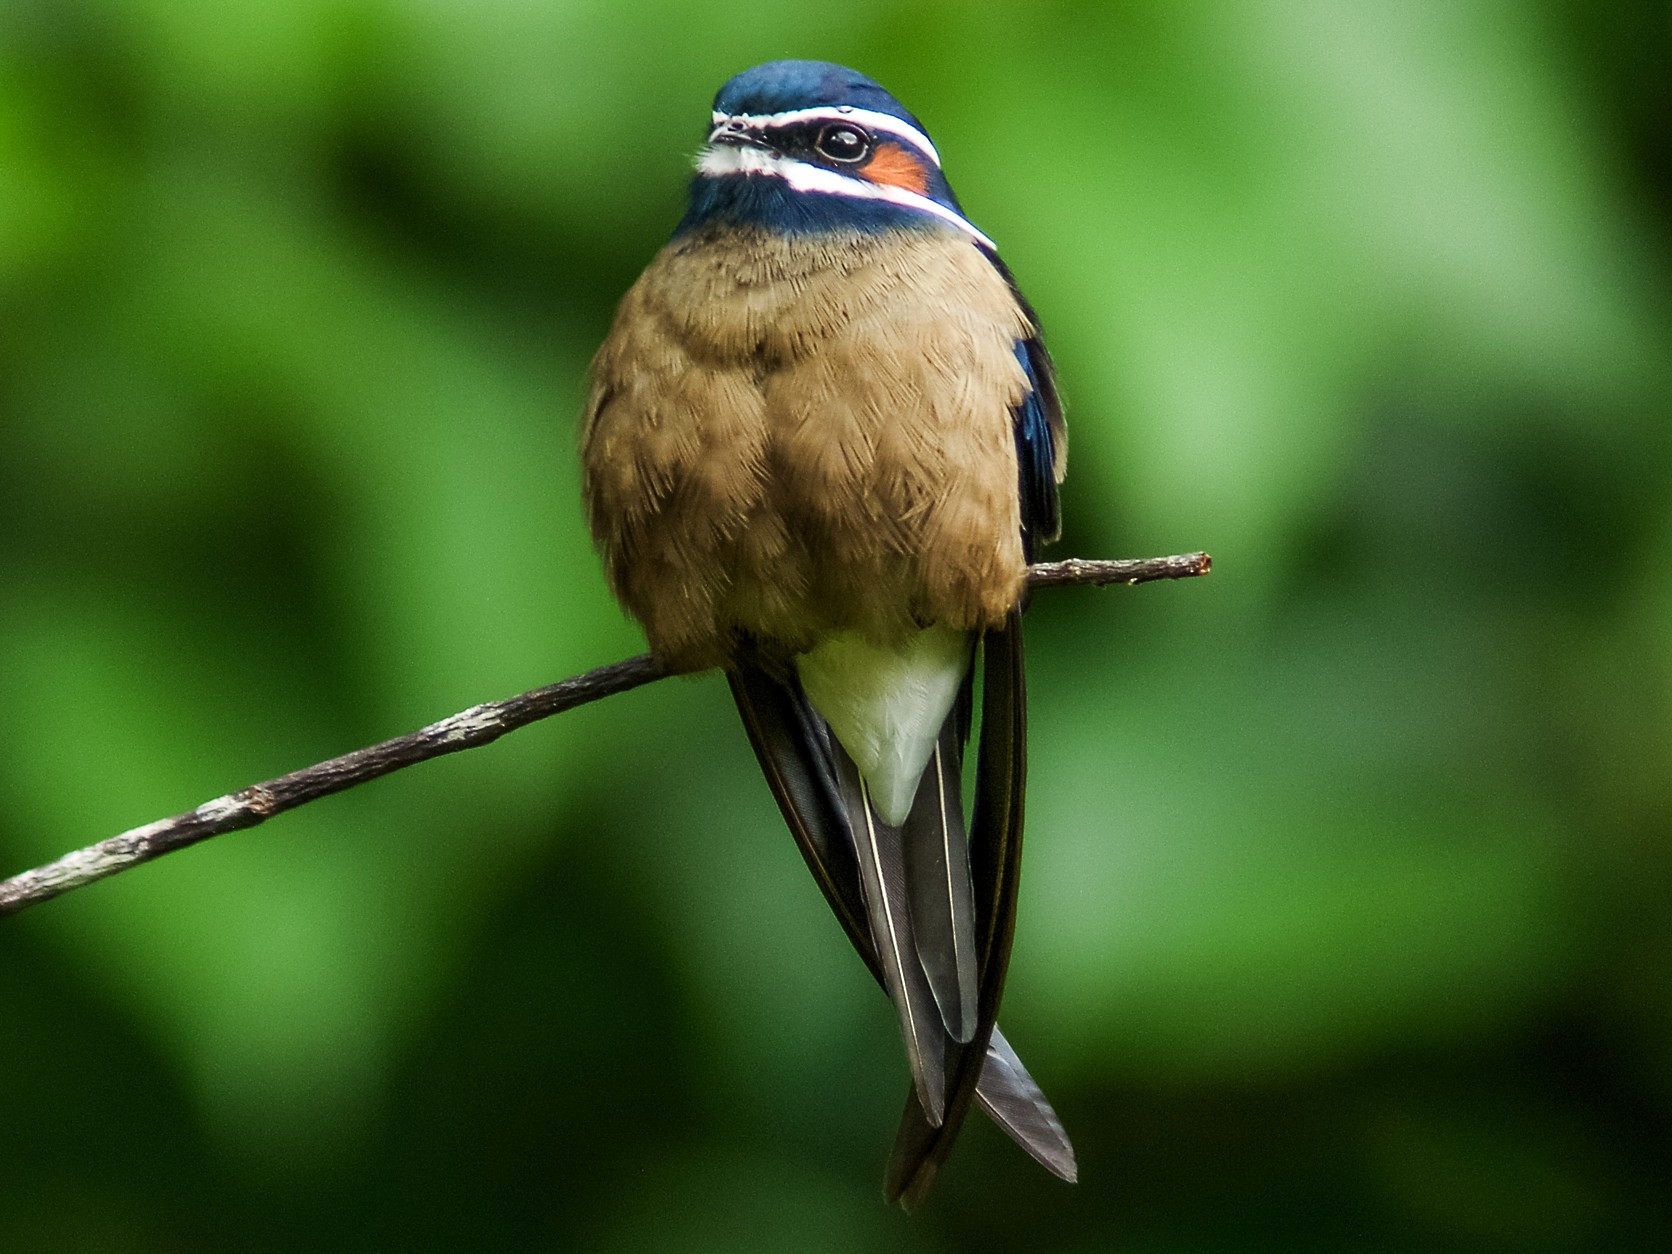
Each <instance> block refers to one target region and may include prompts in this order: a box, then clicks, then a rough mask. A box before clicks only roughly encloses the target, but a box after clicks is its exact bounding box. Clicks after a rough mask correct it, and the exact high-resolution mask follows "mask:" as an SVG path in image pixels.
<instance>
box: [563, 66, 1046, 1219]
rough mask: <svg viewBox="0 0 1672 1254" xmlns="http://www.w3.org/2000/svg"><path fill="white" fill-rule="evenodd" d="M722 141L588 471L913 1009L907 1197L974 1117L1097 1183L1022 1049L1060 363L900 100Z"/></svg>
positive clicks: (760, 104) (630, 329) (774, 114)
mask: <svg viewBox="0 0 1672 1254" xmlns="http://www.w3.org/2000/svg"><path fill="white" fill-rule="evenodd" d="M707 135H708V138H707V142H706V144H705V145H704V146H703V148H702V150H701V153H700V154H699V156H698V157H697V162H696V175H695V177H694V178H693V180H692V183H691V191H690V204H689V208H688V209H687V211H686V213H685V217H684V218H683V220H682V221H681V222H680V223H679V226H678V227H677V228H676V230H675V231H674V234H673V238H672V240H671V241H670V242H669V243H668V244H667V246H666V247H664V248H663V249H662V251H661V252H660V253H658V254H657V255H656V257H655V258H654V259H653V260H652V261H651V263H650V265H649V267H648V268H647V269H646V270H645V272H644V274H643V275H642V276H641V277H640V278H639V280H638V282H637V283H635V284H634V285H633V287H632V289H631V290H630V291H629V292H628V293H627V295H626V297H625V298H624V299H623V300H622V302H621V306H620V309H619V310H618V311H617V313H616V317H615V322H614V324H613V326H612V327H611V330H610V332H609V336H608V338H607V339H606V340H605V341H604V344H603V346H602V347H601V348H600V349H599V350H598V354H597V356H596V358H595V359H594V360H593V362H592V368H591V393H590V396H589V399H588V401H587V406H586V412H585V418H584V425H583V432H582V463H583V468H584V474H585V495H586V505H587V511H588V516H589V521H590V524H591V527H592V532H593V535H594V538H595V540H596V542H597V544H598V547H599V549H600V551H601V552H602V554H603V558H604V562H605V565H606V567H607V571H608V575H609V580H610V584H611V586H612V588H613V590H614V592H615V594H616V596H617V598H618V599H619V600H620V601H621V603H622V604H623V605H624V606H625V607H626V608H627V610H628V611H629V612H630V613H631V614H632V615H633V616H634V617H635V618H637V619H638V621H639V622H640V624H642V626H643V628H644V631H645V635H646V636H647V637H648V639H649V642H650V647H651V651H652V652H653V653H654V654H655V655H656V656H657V657H658V658H660V659H661V660H662V661H664V662H665V663H667V664H668V665H669V666H670V667H672V668H674V669H677V670H684V671H689V670H699V669H703V668H707V667H721V668H724V670H725V672H726V674H727V677H728V679H729V681H730V684H731V690H732V694H733V696H734V698H735V699H736V702H737V707H738V710H739V711H740V712H741V714H742V716H743V723H744V726H745V728H746V730H747V732H748V735H749V739H750V742H751V743H752V745H753V747H754V750H755V753H756V756H757V757H758V759H759V761H760V764H761V767H762V769H763V770H764V771H765V773H766V777H767V781H768V783H769V784H770V785H771V787H772V790H773V793H774V794H775V795H776V797H777V800H778V804H779V806H780V808H781V809H782V811H783V814H784V818H785V820H786V821H787V822H788V824H789V827H790V830H791V832H792V833H793V834H794V836H795V839H796V841H797V843H798V844H799V846H800V849H801V853H802V855H803V856H804V858H805V859H806V861H807V864H808V866H809V867H810V868H811V870H812V872H813V874H814V876H815V877H816V878H817V880H818V883H819V887H820V888H821V889H823V891H824V894H825V897H826V899H827V900H828V902H829V903H830V906H831V909H833V910H834V911H835V913H836V917H837V918H838V919H839V920H840V922H841V924H842V926H843V927H844V928H845V929H846V931H847V934H848V938H849V940H851V941H852V942H853V946H854V948H855V949H856V950H858V951H859V955H860V957H861V958H863V959H864V960H865V962H866V964H867V965H868V966H869V967H870V968H871V971H872V973H873V974H874V975H875V976H876V977H877V979H878V981H879V982H880V983H881V984H882V986H883V988H884V990H885V991H886V992H887V994H888V996H889V998H890V999H891V1000H892V1001H893V1003H894V1007H895V1010H896V1012H897V1014H898V1016H899V1021H900V1031H901V1035H902V1037H903V1038H904V1041H905V1046H906V1053H907V1057H908V1059H909V1061H910V1065H911V1074H912V1088H911V1091H910V1093H909V1094H908V1097H907V1102H906V1110H905V1114H904V1116H903V1118H902V1120H901V1125H900V1131H899V1133H898V1135H897V1137H896V1141H895V1147H894V1152H893V1155H892V1158H891V1160H890V1163H889V1168H888V1174H887V1180H886V1186H885V1187H886V1192H887V1194H888V1196H889V1198H890V1199H891V1200H899V1201H901V1202H902V1203H904V1204H908V1205H909V1204H913V1203H915V1202H916V1201H918V1200H920V1199H921V1198H922V1196H923V1195H924V1193H925V1192H926V1190H927V1189H928V1187H929V1185H930V1183H931V1181H932V1180H933V1178H934V1176H935V1173H936V1171H937V1169H938V1168H939V1165H940V1163H941V1162H942V1160H943V1159H944V1158H945V1156H946V1154H947V1152H948V1151H949V1150H950V1148H951V1145H952V1141H953V1139H954V1137H955V1136H956V1135H957V1131H958V1129H959V1127H960V1125H961V1124H962V1121H963V1118H964V1115H965V1113H966V1111H967V1109H968V1107H969V1104H970V1102H971V1101H972V1100H974V1101H975V1102H976V1103H977V1104H979V1105H980V1106H981V1108H982V1109H984V1110H985V1111H986V1112H987V1113H988V1114H989V1115H990V1116H991V1117H992V1118H993V1119H994V1120H995V1121H996V1122H997V1123H998V1124H999V1126H1000V1127H1001V1128H1003V1129H1004V1131H1005V1132H1007V1133H1008V1134H1009V1135H1010V1136H1011V1137H1013V1138H1014V1139H1015V1140H1016V1142H1017V1143H1018V1144H1019V1145H1021V1146H1022V1148H1023V1149H1025V1150H1027V1152H1028V1153H1030V1154H1032V1155H1033V1156H1034V1158H1036V1159H1037V1160H1038V1161H1039V1162H1041V1163H1042V1164H1044V1165H1045V1166H1046V1167H1047V1168H1048V1169H1050V1170H1051V1171H1053V1172H1055V1173H1056V1174H1057V1175H1059V1176H1062V1177H1063V1178H1065V1179H1068V1180H1072V1179H1074V1176H1075V1162H1074V1151H1073V1148H1072V1147H1071V1146H1070V1145H1069V1142H1068V1138H1067V1136H1066V1135H1065V1134H1064V1132H1063V1130H1062V1125H1061V1124H1060V1123H1059V1122H1058V1120H1057V1117H1056V1114H1055V1112H1054V1111H1053V1110H1052V1109H1051V1107H1050V1104H1049V1103H1048V1102H1047V1101H1046V1100H1045V1096H1044V1094H1043V1093H1041V1092H1040V1090H1039V1087H1038V1086H1037V1085H1036V1084H1035V1083H1034V1081H1033V1079H1032V1077H1030V1076H1029V1075H1028V1073H1027V1071H1026V1069H1024V1068H1023V1066H1022V1064H1021V1061H1020V1060H1019V1059H1018V1058H1017V1057H1016V1054H1015V1052H1014V1051H1013V1050H1012V1049H1011V1048H1010V1045H1009V1044H1008V1042H1006V1040H1005V1038H1004V1037H1003V1035H1001V1034H1000V1032H999V1031H998V1029H997V1027H996V1026H995V1025H994V1018H995V1016H996V1014H997V1012H998V1005H999V997H1000V993H1001V992H1002V989H1003V985H1004V976H1005V969H1006V966H1007V964H1008V961H1009V954H1010V940H1011V935H1012V932H1013V929H1014V924H1015V909H1016V887H1017V873H1018V869H1019V860H1020V855H1021V840H1022V792H1023V777H1024V773H1025V763H1026V754H1025V736H1026V729H1025V708H1026V698H1025V693H1024V686H1023V669H1022V637H1021V625H1020V614H1021V607H1022V603H1023V600H1024V594H1025V590H1026V577H1027V567H1028V562H1029V561H1030V560H1031V559H1032V555H1033V548H1034V545H1035V544H1036V543H1038V542H1040V541H1044V540H1050V539H1054V538H1055V537H1056V534H1057V531H1058V513H1057V485H1058V484H1059V483H1060V482H1061V480H1062V475H1063V464H1064V454H1065V451H1066V434H1065V430H1064V427H1063V419H1062V406H1061V404H1060V403H1059V401H1058V397H1057V391H1056V386H1055V383H1054V382H1053V374H1052V365H1051V359H1050V357H1049V356H1048V355H1047V353H1046V351H1045V346H1044V344H1043V343H1042V341H1041V339H1040V334H1039V326H1038V323H1037V322H1036V320H1035V318H1034V315H1033V311H1032V310H1031V309H1030V308H1029V306H1028V303H1027V301H1026V300H1024V299H1023V297H1022V295H1021V294H1020V292H1018V291H1017V289H1016V285H1015V282H1014V281H1013V280H1012V278H1011V276H1010V273H1009V271H1008V270H1007V269H1006V268H1005V266H1004V265H1003V263H1002V262H1000V260H999V259H998V256H997V253H996V252H995V250H994V247H993V243H992V241H991V240H989V239H988V238H987V237H986V236H985V235H983V234H982V233H981V232H980V231H979V230H977V229H976V228H975V227H974V226H973V225H972V224H971V223H970V221H969V220H968V219H967V218H966V217H965V216H964V213H963V210H962V209H961V208H960V207H959V205H958V200H957V198H956V197H955V196H954V195H953V194H952V189H951V187H950V186H948V184H947V181H946V177H945V175H944V174H942V173H941V165H940V156H939V154H938V153H937V152H936V150H935V146H934V144H932V143H931V142H930V140H929V137H928V135H927V134H925V132H924V129H923V126H922V125H921V124H920V123H919V122H918V121H917V119H916V118H915V117H913V116H912V115H911V114H910V113H909V112H907V110H906V109H905V108H903V107H902V106H901V105H900V103H899V102H898V101H897V100H895V99H894V97H893V96H891V95H889V94H888V92H886V91H885V90H883V88H882V87H880V86H879V85H878V84H877V83H875V82H873V81H872V80H871V79H869V78H867V77H865V76H864V75H862V74H859V73H856V72H855V71H853V70H850V69H846V68H844V67H842V66H839V65H831V64H828V63H825V62H820V61H774V62H771V63H769V64H766V65H759V66H756V67H755V68H753V69H751V70H747V71H745V72H744V73H742V74H739V75H738V76H737V77H735V78H733V79H732V80H731V81H730V82H728V83H727V84H726V85H725V86H724V87H722V88H721V89H720V92H719V94H718V95H717V96H716V97H715V100H714V112H713V117H712V119H711V120H710V125H709V129H708V132H707ZM978 646H979V651H980V654H981V656H982V663H981V664H982V670H983V680H982V686H981V688H982V696H981V701H980V705H981V710H980V719H979V725H980V738H979V742H978V749H977V755H976V756H977V764H976V781H975V794H974V795H975V806H974V810H973V813H972V816H971V821H970V824H969V828H968V835H967V837H966V830H965V822H964V816H963V807H962V799H961V786H960V781H961V775H962V764H963V755H964V747H965V743H966V741H967V739H968V737H969V735H970V730H971V725H972V722H973V721H974V719H975V713H976V712H975V709H974V706H975V704H976V702H975V697H974V684H973V676H974V672H975V665H976V654H977V651H978Z"/></svg>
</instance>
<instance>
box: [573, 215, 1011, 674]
mask: <svg viewBox="0 0 1672 1254" xmlns="http://www.w3.org/2000/svg"><path fill="white" fill-rule="evenodd" d="M1033 330H1034V328H1033V327H1031V326H1030V325H1029V323H1028V321H1027V317H1026V315H1025V314H1024V313H1023V311H1022V309H1021V307H1020V306H1019V304H1018V302H1017V300H1016V298H1015V296H1014V295H1013V294H1012V291H1011V289H1010V287H1009V285H1008V283H1007V282H1006V281H1005V279H1004V277H1003V276H1002V275H1001V274H1000V273H999V272H998V271H997V270H996V269H995V268H994V266H993V265H992V263H991V262H990V261H989V260H988V259H987V257H985V256H984V255H983V254H982V253H981V252H980V250H979V249H978V248H977V247H976V246H975V245H974V244H973V243H972V242H971V241H970V240H969V239H968V238H967V237H966V236H964V235H963V234H961V233H959V232H956V231H952V230H945V231H941V230H933V229H929V230H907V231H898V232H892V233H887V234H881V235H877V234H866V233H863V232H858V231H854V232H851V233H846V232H844V233H832V234H828V235H821V236H814V237H806V236H802V237H786V236H785V235H782V234H779V233H772V232H766V231H761V230H754V229H740V228H709V229H707V230H703V231H698V232H695V233H693V234H690V235H687V236H683V237H681V238H679V239H677V240H675V241H674V242H673V243H671V244H669V245H668V246H667V247H666V248H664V249H663V250H662V251H661V253H659V254H658V255H657V257H656V258H655V259H654V260H653V261H652V262H651V264H650V266H649V267H648V269H646V271H645V272H644V274H643V275H642V276H641V277H640V279H639V281H638V282H637V283H636V284H635V285H634V286H633V288H632V290H631V291H629V292H628V293H627V295H626V297H625V298H624V299H623V301H622V303H621V307H620V309H619V311H618V312H617V315H616V319H615V323H614V326H613V327H612V329H611V331H610V334H609V337H608V338H607V339H606V340H605V341H604V344H603V346H602V347H601V348H600V349H599V351H598V354H597V356H596V357H595V358H594V360H593V363H592V371H591V377H592V390H591V395H590V398H589V400H588V404H587V409H586V416H585V423H584V428H583V434H582V460H583V464H584V470H585V481H586V503H587V510H588V514H589V517H590V521H591V525H592V531H593V535H594V537H595V538H596V540H597V543H598V545H599V548H600V549H601V550H602V552H603V554H604V559H605V564H606V566H607V569H608V572H609V578H610V582H611V585H612V587H613V589H614V591H615V593H616V595H617V597H618V598H619V599H620V600H621V602H622V603H623V604H624V605H625V606H626V607H627V608H628V609H629V610H630V611H631V612H632V614H633V615H634V617H636V618H637V619H638V620H639V621H640V622H641V623H642V624H643V626H644V630H645V634H646V636H647V637H648V638H649V641H650V646H651V649H652V651H653V652H655V653H656V654H657V656H658V657H660V658H661V659H662V660H664V661H666V662H668V663H669V664H671V665H673V666H675V667H677V668H679V669H699V668H703V667H708V666H717V665H725V664H726V663H727V662H728V661H729V660H731V658H732V656H733V652H734V649H735V647H736V643H737V641H738V639H739V636H740V633H746V634H747V635H748V636H750V637H752V638H753V639H754V640H756V641H758V642H762V643H763V644H764V645H765V647H767V648H768V649H769V650H771V651H773V652H778V653H780V654H781V655H788V654H792V653H797V652H800V651H802V650H805V649H807V648H809V647H810V646H811V645H812V644H813V643H814V641H815V640H816V639H817V638H819V637H820V636H822V635H825V634H828V633H829V632H830V631H833V630H837V629H844V628H845V629H851V630H854V631H857V632H859V633H861V634H862V635H864V636H865V637H867V638H869V639H870V640H872V641H874V642H875V643H877V644H883V645H887V644H894V643H897V642H899V641H902V640H903V639H904V638H905V637H906V636H908V635H909V634H910V633H911V632H912V631H914V630H915V629H917V628H919V627H922V626H924V625H926V624H929V623H938V624H941V625H943V626H946V627H951V628H955V629H958V630H972V631H974V630H981V629H984V628H988V627H992V626H996V625H998V624H999V623H1001V622H1002V621H1003V620H1004V617H1005V615H1006V613H1007V612H1008V611H1009V610H1010V609H1011V608H1012V607H1013V606H1014V605H1015V604H1016V603H1017V601H1018V600H1019V598H1020V596H1021V592H1022V587H1023V581H1024V579H1025V576H1026V570H1027V566H1026V560H1025V558H1024V556H1023V551H1022V542H1021V526H1020V516H1019V515H1020V504H1019V498H1018V486H1017V462H1016V447H1015V436H1014V433H1013V428H1012V418H1011V411H1012V408H1013V407H1014V406H1015V405H1017V404H1018V403H1019V402H1020V401H1021V400H1022V398H1023V397H1024V396H1025V395H1026V394H1027V389H1028V382H1027V377H1026V375H1025V374H1024V372H1023V370H1022V368H1021V366H1020V364H1019V363H1018V362H1017V360H1016V357H1015V353H1014V345H1015V343H1016V342H1017V341H1018V340H1020V339H1023V338H1025V337H1026V336H1028V335H1030V334H1032V333H1033Z"/></svg>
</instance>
